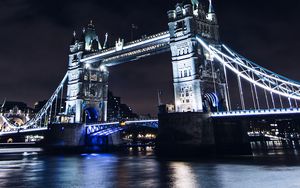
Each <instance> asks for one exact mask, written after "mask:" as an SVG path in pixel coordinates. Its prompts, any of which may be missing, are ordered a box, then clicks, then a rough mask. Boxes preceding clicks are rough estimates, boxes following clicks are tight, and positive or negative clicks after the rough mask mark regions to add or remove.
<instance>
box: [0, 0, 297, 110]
mask: <svg viewBox="0 0 300 188" xmlns="http://www.w3.org/2000/svg"><path fill="white" fill-rule="evenodd" d="M176 2H177V1H174V0H173V1H172V0H169V1H165V2H161V1H159V0H144V1H137V0H133V1H130V2H126V3H123V2H122V1H115V2H112V3H106V2H99V1H96V0H89V1H79V0H76V1H63V2H61V1H58V0H54V1H50V0H46V1H43V2H40V1H37V0H14V1H9V0H4V1H3V2H2V4H1V5H0V11H1V15H2V16H1V18H0V25H1V31H0V40H1V42H2V45H1V46H0V49H1V50H0V57H1V61H2V62H1V63H0V70H1V75H0V80H1V81H0V91H1V92H0V101H1V103H2V101H3V100H4V98H7V100H9V101H23V102H26V103H27V104H28V105H29V106H33V104H34V102H36V101H41V100H44V99H47V98H49V96H50V95H51V94H52V92H53V91H54V90H55V88H56V87H57V85H58V84H59V82H60V80H61V79H62V78H63V76H64V74H65V72H66V70H67V61H68V48H69V44H70V42H71V39H72V33H73V30H77V31H78V32H79V31H80V30H81V29H82V27H85V26H86V25H87V24H88V22H89V20H93V22H94V24H95V26H96V30H97V33H98V34H99V38H100V39H101V43H103V41H104V35H105V33H106V32H108V33H109V44H110V45H113V44H114V42H115V40H116V39H117V38H119V37H121V38H125V42H128V41H130V39H131V31H130V28H131V25H132V24H135V25H137V26H138V29H137V30H135V32H134V39H137V38H140V37H141V36H142V35H144V34H146V35H150V34H155V33H158V32H161V31H166V30H168V25H167V23H168V20H167V11H168V10H170V9H174V6H175V4H176ZM213 3H214V6H215V11H216V13H217V17H218V22H219V25H220V34H221V40H222V41H223V42H224V43H226V44H227V45H229V46H231V47H232V48H233V49H235V50H236V51H237V52H238V53H240V54H242V55H244V56H245V57H247V58H248V59H250V60H253V61H255V62H257V63H258V64H259V65H261V66H263V67H266V68H268V69H271V70H272V71H274V72H276V73H279V74H282V75H285V76H287V77H289V78H292V79H295V80H300V75H299V73H298V72H299V71H298V68H300V65H298V64H297V61H298V58H297V55H298V54H297V53H298V49H300V43H299V41H300V35H299V33H300V23H299V20H298V19H299V18H300V12H299V11H298V10H299V9H300V2H299V1H296V0H292V1H290V3H285V4H283V3H274V1H270V0H267V1H263V2H261V1H259V0H253V1H250V2H247V3H246V2H236V1H233V0H229V1H226V2H224V1H213ZM299 63H300V62H299ZM109 71H110V79H109V88H110V90H111V91H112V92H113V93H114V95H116V96H120V97H121V99H122V102H123V103H126V104H128V105H129V106H131V107H132V108H133V111H134V112H136V113H139V114H147V113H151V114H155V113H156V110H157V108H156V106H157V90H162V91H163V102H173V86H172V67H171V56H170V53H164V54H161V55H157V56H153V57H148V58H145V59H142V60H138V61H135V62H129V63H126V64H123V65H119V66H116V67H110V68H109Z"/></svg>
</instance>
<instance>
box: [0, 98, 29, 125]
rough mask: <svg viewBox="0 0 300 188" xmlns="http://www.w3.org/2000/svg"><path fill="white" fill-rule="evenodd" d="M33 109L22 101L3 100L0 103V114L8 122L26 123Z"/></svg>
mask: <svg viewBox="0 0 300 188" xmlns="http://www.w3.org/2000/svg"><path fill="white" fill-rule="evenodd" d="M32 111H33V109H32V108H30V107H28V106H27V104H26V103H24V102H18V101H5V102H4V103H3V104H1V109H0V112H1V115H2V116H4V117H5V118H6V119H7V120H8V121H9V122H10V123H12V124H15V125H18V126H21V125H23V124H24V123H26V122H27V121H28V120H29V119H30V116H31V115H32Z"/></svg>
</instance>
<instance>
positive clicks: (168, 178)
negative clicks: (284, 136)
mask: <svg viewBox="0 0 300 188" xmlns="http://www.w3.org/2000/svg"><path fill="white" fill-rule="evenodd" d="M299 174H300V159H299V157H298V156H295V155H292V156H291V155H284V156H281V157H268V156H267V157H257V158H252V157H247V158H234V159H218V160H217V159H213V160H199V159H189V160H184V161H178V160H165V159H158V158H157V157H156V156H155V155H154V154H153V153H151V151H149V149H141V150H140V151H139V150H137V151H134V150H131V151H128V153H127V154H124V153H123V154H81V155H72V156H43V155H26V156H23V155H21V154H20V155H4V156H1V155H0V187H64V188H65V187H66V188H68V187H179V188H181V187H184V188H185V187H200V188H206V187H209V188H210V187H214V188H215V187H216V188H219V187H230V188H235V187H237V188H240V187H243V188H247V187H299V186H300V180H299V178H298V177H299Z"/></svg>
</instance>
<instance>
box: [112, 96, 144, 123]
mask: <svg viewBox="0 0 300 188" xmlns="http://www.w3.org/2000/svg"><path fill="white" fill-rule="evenodd" d="M107 118H108V120H109V121H119V120H121V119H133V118H138V115H137V114H135V113H133V112H132V109H131V108H130V107H129V106H128V105H126V104H122V103H121V98H120V97H116V96H114V95H113V93H112V92H111V91H108V107H107Z"/></svg>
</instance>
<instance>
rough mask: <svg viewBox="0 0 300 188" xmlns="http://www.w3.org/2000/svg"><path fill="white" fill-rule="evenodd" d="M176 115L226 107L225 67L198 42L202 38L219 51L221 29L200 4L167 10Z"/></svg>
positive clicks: (209, 12) (210, 8) (178, 5)
mask: <svg viewBox="0 0 300 188" xmlns="http://www.w3.org/2000/svg"><path fill="white" fill-rule="evenodd" d="M168 18H169V32H170V48H171V53H172V66H173V83H174V95H175V111H176V112H189V111H190V112H210V111H218V110H221V109H222V110H225V109H226V108H227V104H228V103H227V99H226V88H227V86H226V81H225V78H224V68H223V67H221V66H220V64H219V63H216V62H215V61H214V59H213V57H211V55H210V54H209V53H208V52H207V51H206V50H204V49H203V48H202V47H201V46H200V45H199V44H198V43H197V41H196V35H200V36H201V37H202V38H204V39H205V40H207V41H208V42H209V43H210V44H211V45H213V46H214V47H216V48H218V45H219V31H218V30H219V26H218V23H217V18H216V14H215V12H214V10H213V7H212V4H211V1H210V4H209V10H208V11H205V10H204V6H203V5H202V4H199V3H198V2H197V1H193V4H192V5H191V4H187V5H183V4H177V5H176V8H175V10H170V11H168Z"/></svg>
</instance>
